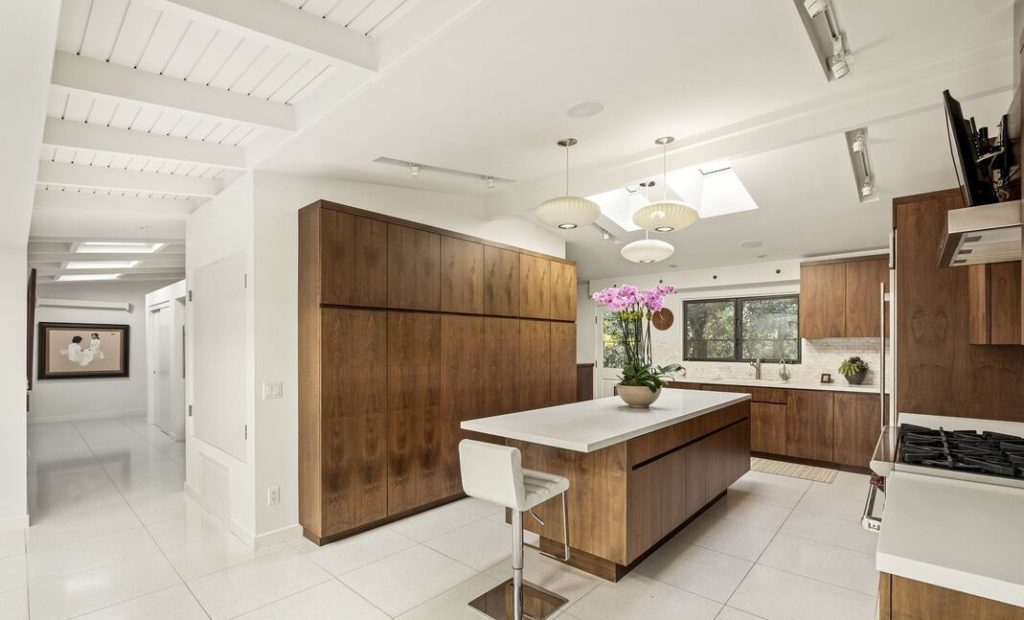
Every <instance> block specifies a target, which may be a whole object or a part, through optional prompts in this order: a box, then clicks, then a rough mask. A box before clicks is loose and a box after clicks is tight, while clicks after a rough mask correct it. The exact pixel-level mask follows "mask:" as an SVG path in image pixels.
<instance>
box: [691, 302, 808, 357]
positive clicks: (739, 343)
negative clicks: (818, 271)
mask: <svg viewBox="0 0 1024 620" xmlns="http://www.w3.org/2000/svg"><path fill="white" fill-rule="evenodd" d="M768 299H795V300H796V340H797V345H796V359H795V360H786V363H787V364H800V363H802V362H803V356H804V346H803V337H802V336H801V335H800V293H789V294H781V295H751V296H747V297H720V298H707V299H684V300H683V325H682V327H683V361H684V362H722V363H745V362H753V361H754V360H755V358H752V357H750V358H746V357H743V302H746V301H762V300H768ZM724 302H732V304H733V351H732V358H730V359H725V358H714V357H711V358H702V357H687V356H686V352H687V351H688V350H689V343H690V339H689V337H688V331H689V330H688V329H687V325H686V319H687V306H689V305H691V304H704V303H724ZM761 361H762V362H766V361H770V360H766V359H762V360H761Z"/></svg>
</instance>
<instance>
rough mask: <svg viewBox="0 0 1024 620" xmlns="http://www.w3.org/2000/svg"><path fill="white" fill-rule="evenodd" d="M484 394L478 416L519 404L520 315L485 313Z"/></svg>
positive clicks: (496, 413) (511, 410)
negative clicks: (515, 316) (497, 315)
mask: <svg viewBox="0 0 1024 620" xmlns="http://www.w3.org/2000/svg"><path fill="white" fill-rule="evenodd" d="M483 368H484V370H483V386H482V387H483V395H484V401H483V406H482V409H481V411H480V415H479V416H474V417H487V416H492V415H501V414H503V413H512V412H513V411H516V406H517V405H518V404H519V381H518V380H517V379H518V376H519V319H509V318H497V317H485V318H484V337H483Z"/></svg>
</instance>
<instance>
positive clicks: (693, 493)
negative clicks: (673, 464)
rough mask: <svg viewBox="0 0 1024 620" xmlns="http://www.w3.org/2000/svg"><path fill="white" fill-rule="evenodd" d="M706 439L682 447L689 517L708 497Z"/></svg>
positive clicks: (701, 506)
mask: <svg viewBox="0 0 1024 620" xmlns="http://www.w3.org/2000/svg"><path fill="white" fill-rule="evenodd" d="M707 445H708V444H707V440H706V439H704V440H701V441H698V442H696V443H691V444H690V445H688V446H686V447H685V448H683V450H682V452H683V454H684V455H685V456H684V461H685V464H684V467H685V471H686V474H685V477H686V487H685V489H684V493H685V495H686V499H685V506H686V518H690V517H691V516H693V515H694V514H696V513H697V511H698V510H700V509H701V508H703V507H704V504H706V503H707V501H708V500H709V499H711V498H710V497H708V479H707V465H708V464H707V454H708V449H707Z"/></svg>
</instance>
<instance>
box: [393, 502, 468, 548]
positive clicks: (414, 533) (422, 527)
mask: <svg viewBox="0 0 1024 620" xmlns="http://www.w3.org/2000/svg"><path fill="white" fill-rule="evenodd" d="M479 519H480V517H478V516H476V515H474V514H471V513H468V512H466V511H465V510H460V509H458V508H456V507H455V506H452V505H451V504H446V505H444V506H441V507H440V508H434V509H433V510H428V511H426V512H421V513H420V514H418V515H413V516H411V517H408V518H405V519H402V520H401V521H396V522H395V523H393V524H391V525H389V526H387V527H391V528H394V529H395V530H397V531H398V533H399V534H402V535H403V536H406V537H408V538H411V539H413V540H415V541H416V542H426V541H428V540H430V539H431V538H437V537H438V536H440V535H441V534H447V533H448V532H450V531H452V530H455V529H458V528H460V527H463V526H465V525H469V524H470V523H473V522H474V521H478V520H479Z"/></svg>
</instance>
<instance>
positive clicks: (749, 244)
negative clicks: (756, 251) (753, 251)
mask: <svg viewBox="0 0 1024 620" xmlns="http://www.w3.org/2000/svg"><path fill="white" fill-rule="evenodd" d="M740 247H744V248H759V247H761V242H760V241H741V242H740Z"/></svg>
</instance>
